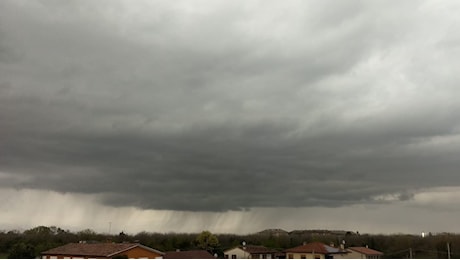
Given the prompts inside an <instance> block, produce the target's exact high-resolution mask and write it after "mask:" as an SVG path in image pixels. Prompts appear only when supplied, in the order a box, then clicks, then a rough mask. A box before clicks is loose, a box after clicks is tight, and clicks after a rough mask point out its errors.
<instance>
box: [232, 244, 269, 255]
mask: <svg viewBox="0 0 460 260" xmlns="http://www.w3.org/2000/svg"><path fill="white" fill-rule="evenodd" d="M239 248H241V249H242V250H244V251H246V252H248V253H250V254H274V253H278V251H276V250H274V249H271V248H268V247H264V246H244V247H243V246H239Z"/></svg>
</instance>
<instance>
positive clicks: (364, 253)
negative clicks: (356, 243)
mask: <svg viewBox="0 0 460 260" xmlns="http://www.w3.org/2000/svg"><path fill="white" fill-rule="evenodd" d="M347 251H348V256H349V258H353V259H380V258H382V256H383V253H382V252H380V251H377V250H374V249H370V248H368V247H367V246H366V247H348V248H347Z"/></svg>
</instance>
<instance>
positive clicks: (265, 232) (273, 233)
mask: <svg viewBox="0 0 460 260" xmlns="http://www.w3.org/2000/svg"><path fill="white" fill-rule="evenodd" d="M256 234H257V235H263V236H274V237H280V236H289V232H287V231H286V230H283V229H279V228H272V229H265V230H262V231H260V232H257V233H256Z"/></svg>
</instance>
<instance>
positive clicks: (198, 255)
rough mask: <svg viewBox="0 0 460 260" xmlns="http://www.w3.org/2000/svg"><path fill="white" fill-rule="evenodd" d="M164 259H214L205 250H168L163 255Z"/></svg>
mask: <svg viewBox="0 0 460 260" xmlns="http://www.w3.org/2000/svg"><path fill="white" fill-rule="evenodd" d="M163 258H165V259H214V256H213V255H211V254H210V253H209V252H208V251H206V250H189V251H169V252H166V253H165V255H164V256H163Z"/></svg>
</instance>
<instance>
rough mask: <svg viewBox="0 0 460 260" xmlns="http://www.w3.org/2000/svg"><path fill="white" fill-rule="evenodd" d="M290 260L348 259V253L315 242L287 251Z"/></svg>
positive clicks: (341, 249)
mask: <svg viewBox="0 0 460 260" xmlns="http://www.w3.org/2000/svg"><path fill="white" fill-rule="evenodd" d="M285 252H286V258H288V259H333V258H336V259H337V258H347V254H348V252H347V251H346V250H344V249H343V248H337V247H333V246H328V245H325V244H323V243H319V242H314V243H308V244H303V245H301V246H298V247H293V248H289V249H286V250H285Z"/></svg>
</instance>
